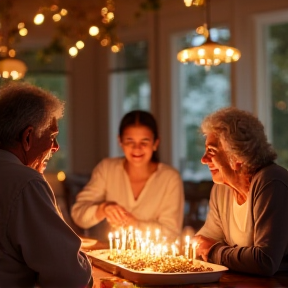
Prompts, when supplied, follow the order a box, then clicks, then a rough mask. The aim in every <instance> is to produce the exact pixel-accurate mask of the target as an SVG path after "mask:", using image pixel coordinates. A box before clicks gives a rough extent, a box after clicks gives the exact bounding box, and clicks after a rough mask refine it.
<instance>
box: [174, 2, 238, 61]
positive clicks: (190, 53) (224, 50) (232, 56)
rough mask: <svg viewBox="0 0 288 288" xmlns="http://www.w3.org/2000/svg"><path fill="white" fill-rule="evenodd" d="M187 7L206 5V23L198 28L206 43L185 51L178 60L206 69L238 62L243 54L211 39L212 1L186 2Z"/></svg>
mask: <svg viewBox="0 0 288 288" xmlns="http://www.w3.org/2000/svg"><path fill="white" fill-rule="evenodd" d="M184 2H185V5H186V6H188V7H189V6H191V5H195V6H199V5H202V6H203V5H204V7H205V12H206V13H205V15H206V23H205V24H204V26H201V27H198V28H197V30H196V32H197V33H199V34H202V35H204V36H205V37H206V41H205V42H204V43H203V44H202V45H200V46H196V47H190V48H186V49H183V50H182V51H180V52H179V53H178V54H177V59H178V60H179V61H180V62H182V63H188V62H194V63H195V64H196V65H201V66H205V67H210V66H217V65H219V64H221V63H230V62H235V61H238V60H239V58H240V57H241V53H240V51H239V50H238V49H236V48H234V47H230V46H226V45H222V44H220V43H218V42H215V41H212V40H211V37H210V15H209V14H210V11H209V9H210V0H205V1H204V0H184Z"/></svg>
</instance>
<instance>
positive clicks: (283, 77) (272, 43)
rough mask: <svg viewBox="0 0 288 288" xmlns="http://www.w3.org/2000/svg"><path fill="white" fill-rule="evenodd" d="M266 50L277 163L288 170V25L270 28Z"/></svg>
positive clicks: (273, 139)
mask: <svg viewBox="0 0 288 288" xmlns="http://www.w3.org/2000/svg"><path fill="white" fill-rule="evenodd" d="M267 30H268V33H267V34H266V35H267V40H266V49H267V55H268V63H269V64H268V68H269V72H268V78H269V81H270V87H271V91H270V95H271V96H270V97H271V100H272V101H271V103H272V105H271V115H272V119H271V120H272V142H273V146H274V148H275V149H276V151H277V154H278V159H277V162H278V163H279V164H280V165H283V166H284V167H286V168H288V145H287V143H288V133H287V127H286V123H288V107H287V104H288V38H287V37H283V35H286V34H287V31H288V23H281V24H274V25H270V26H268V29H267Z"/></svg>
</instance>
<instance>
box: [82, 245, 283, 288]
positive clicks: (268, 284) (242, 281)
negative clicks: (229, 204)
mask: <svg viewBox="0 0 288 288" xmlns="http://www.w3.org/2000/svg"><path fill="white" fill-rule="evenodd" d="M107 248H108V247H107V244H104V243H101V242H97V243H96V244H94V245H93V246H90V247H89V250H90V249H91V250H98V249H107ZM83 250H85V249H83ZM92 273H93V278H94V286H93V288H100V278H104V277H115V276H114V275H113V274H110V273H108V272H105V271H103V270H101V269H99V268H97V267H94V266H93V272H92ZM137 287H141V285H139V284H137ZM145 287H148V286H145ZM150 287H154V288H156V287H157V288H158V287H160V286H150ZM161 287H165V288H167V287H171V288H181V287H183V288H209V287H210V288H284V287H285V288H287V287H288V272H283V273H277V274H276V275H275V276H273V277H258V276H251V275H248V274H241V273H235V272H231V271H228V272H224V273H223V275H222V277H221V278H220V280H219V281H218V282H214V283H203V284H198V283H197V284H190V285H182V286H181V285H174V286H168V285H167V286H161Z"/></svg>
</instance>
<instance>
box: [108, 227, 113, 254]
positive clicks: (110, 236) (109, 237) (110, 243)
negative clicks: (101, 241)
mask: <svg viewBox="0 0 288 288" xmlns="http://www.w3.org/2000/svg"><path fill="white" fill-rule="evenodd" d="M108 239H109V248H110V254H112V250H113V233H112V232H110V233H109V234H108Z"/></svg>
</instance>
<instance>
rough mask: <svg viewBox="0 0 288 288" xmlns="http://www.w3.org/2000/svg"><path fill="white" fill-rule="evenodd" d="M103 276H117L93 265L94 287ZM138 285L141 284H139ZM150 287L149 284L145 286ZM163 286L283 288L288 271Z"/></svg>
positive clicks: (286, 281) (230, 276)
mask: <svg viewBox="0 0 288 288" xmlns="http://www.w3.org/2000/svg"><path fill="white" fill-rule="evenodd" d="M103 277H115V276H114V275H112V274H110V273H108V272H105V271H103V270H101V269H99V268H96V267H93V278H94V286H93V288H99V287H100V278H103ZM137 287H141V285H138V284H137ZM145 287H148V286H145ZM150 287H154V288H157V287H160V286H150ZM161 287H167V288H168V287H171V288H180V287H183V288H208V287H210V288H268V287H269V288H281V287H286V288H287V287H288V273H279V274H277V275H275V276H274V277H257V276H250V275H246V274H240V273H234V272H225V273H224V274H223V275H222V277H221V278H220V281H219V282H214V283H203V284H190V285H182V286H181V285H177V286H175V285H174V286H161Z"/></svg>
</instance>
